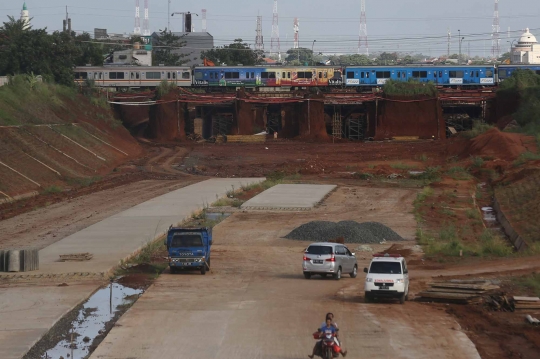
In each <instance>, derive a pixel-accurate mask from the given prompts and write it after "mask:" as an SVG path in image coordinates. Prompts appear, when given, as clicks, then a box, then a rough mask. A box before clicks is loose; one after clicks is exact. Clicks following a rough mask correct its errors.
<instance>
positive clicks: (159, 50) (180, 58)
mask: <svg viewBox="0 0 540 359" xmlns="http://www.w3.org/2000/svg"><path fill="white" fill-rule="evenodd" d="M184 45H185V42H182V41H180V37H179V36H176V35H174V34H173V33H172V32H170V31H167V29H165V30H164V31H162V32H160V34H159V38H158V40H157V41H156V44H155V46H154V52H153V55H152V56H153V59H152V62H153V63H154V64H156V65H160V64H163V65H165V66H179V65H182V64H185V63H186V62H189V59H186V57H187V56H189V54H180V53H178V52H177V51H175V50H178V49H179V48H181V47H183V46H184Z"/></svg>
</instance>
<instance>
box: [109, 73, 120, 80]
mask: <svg viewBox="0 0 540 359" xmlns="http://www.w3.org/2000/svg"><path fill="white" fill-rule="evenodd" d="M109 79H111V80H123V79H124V73H123V72H109Z"/></svg>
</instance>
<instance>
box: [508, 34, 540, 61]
mask: <svg viewBox="0 0 540 359" xmlns="http://www.w3.org/2000/svg"><path fill="white" fill-rule="evenodd" d="M511 61H512V63H513V64H522V65H531V64H540V44H539V43H538V41H536V37H535V36H534V35H533V34H531V32H530V31H529V28H527V29H525V32H524V33H523V35H521V37H520V38H519V40H518V43H517V44H516V45H515V46H514V47H513V48H512V57H511Z"/></svg>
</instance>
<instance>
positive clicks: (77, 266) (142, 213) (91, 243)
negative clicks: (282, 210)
mask: <svg viewBox="0 0 540 359" xmlns="http://www.w3.org/2000/svg"><path fill="white" fill-rule="evenodd" d="M263 180H264V178H237V179H210V180H207V181H204V182H199V183H196V184H194V185H191V186H188V187H184V188H181V189H178V190H176V191H173V192H170V193H167V194H165V195H162V196H159V197H156V198H153V199H151V200H149V201H146V202H144V203H141V204H139V205H137V206H135V207H133V208H130V209H128V210H126V211H124V212H120V213H118V214H116V215H114V216H112V217H109V218H107V219H105V220H103V221H101V222H98V223H96V224H94V225H92V226H90V227H87V228H85V229H83V230H82V231H80V232H77V233H75V234H72V235H70V236H68V237H66V238H64V239H62V240H61V241H58V242H56V243H54V244H52V245H50V246H48V247H46V248H44V249H42V250H41V251H40V252H39V260H40V269H39V271H36V272H31V273H25V274H27V275H36V274H37V275H40V274H65V273H74V272H76V273H88V274H90V275H91V274H94V273H98V274H101V273H103V274H104V275H105V274H106V273H107V272H109V271H110V270H111V269H112V268H113V267H115V266H116V265H118V263H119V261H120V260H121V259H124V258H126V257H129V256H130V255H132V254H133V253H136V252H137V251H138V250H140V249H141V248H142V247H143V246H144V245H146V244H147V243H149V242H151V241H152V240H154V239H156V238H158V237H160V236H161V235H163V234H164V233H166V231H167V229H168V228H169V226H170V225H177V224H178V223H180V222H182V221H183V220H184V219H186V218H188V217H189V216H190V215H191V214H192V213H193V212H195V211H198V210H201V209H202V208H203V207H204V205H205V204H210V203H212V202H214V201H215V200H216V198H217V197H223V196H225V194H226V192H227V191H228V190H230V189H231V188H232V186H234V187H235V188H240V186H241V185H247V184H250V183H253V182H260V181H263ZM85 252H89V253H92V254H93V255H94V257H93V258H92V259H91V260H89V261H85V262H59V261H58V260H59V255H60V254H68V253H85Z"/></svg>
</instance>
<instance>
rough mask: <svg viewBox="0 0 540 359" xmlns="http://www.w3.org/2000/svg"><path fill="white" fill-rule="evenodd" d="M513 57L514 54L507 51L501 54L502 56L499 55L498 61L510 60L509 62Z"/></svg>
mask: <svg viewBox="0 0 540 359" xmlns="http://www.w3.org/2000/svg"><path fill="white" fill-rule="evenodd" d="M511 57H512V54H511V53H509V52H505V53H504V54H502V55H501V57H499V58H498V59H497V61H500V62H505V61H508V62H509V61H510V59H511Z"/></svg>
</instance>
